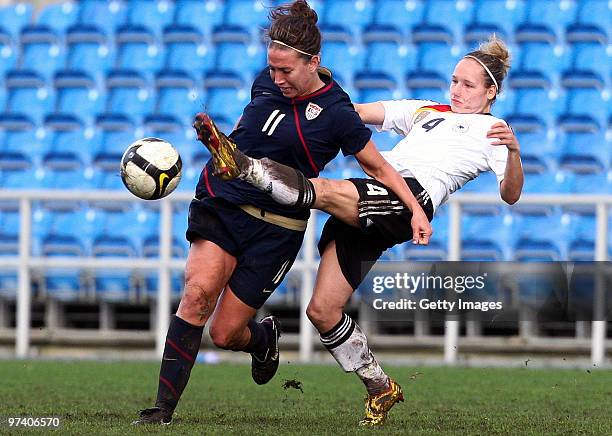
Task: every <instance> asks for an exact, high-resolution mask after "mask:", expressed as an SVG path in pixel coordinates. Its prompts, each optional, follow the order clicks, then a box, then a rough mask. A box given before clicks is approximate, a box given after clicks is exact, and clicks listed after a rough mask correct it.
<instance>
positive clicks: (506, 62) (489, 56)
mask: <svg viewBox="0 0 612 436" xmlns="http://www.w3.org/2000/svg"><path fill="white" fill-rule="evenodd" d="M465 56H466V57H474V58H476V60H477V61H479V62H480V63H481V64H482V65H483V67H484V71H483V74H484V79H485V86H486V87H487V88H488V87H490V86H496V88H497V93H498V94H499V93H500V92H501V89H502V82H503V81H504V79H505V78H506V76H507V75H508V70H509V69H510V52H509V51H508V47H506V44H505V43H504V41H502V40H501V39H500V38H498V37H497V36H496V35H495V34H493V35H491V36H490V37H489V40H488V41H486V42H483V43H482V44H480V45H479V46H478V48H477V49H476V50H474V51H471V52H469V53H468V54H466V55H465ZM489 73H490V75H492V76H493V77H490V75H489ZM493 78H494V80H493ZM493 99H494V100H495V98H493Z"/></svg>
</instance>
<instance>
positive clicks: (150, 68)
mask: <svg viewBox="0 0 612 436" xmlns="http://www.w3.org/2000/svg"><path fill="white" fill-rule="evenodd" d="M115 43H116V45H117V59H116V60H115V68H117V69H133V70H138V71H139V72H140V73H141V74H145V76H147V77H148V78H151V77H152V76H153V74H154V73H156V72H157V71H158V70H159V69H160V68H162V66H163V62H164V53H163V45H160V44H158V43H157V40H156V38H155V35H154V33H153V32H152V31H151V29H149V28H147V27H145V26H141V25H124V26H121V27H119V28H118V29H117V31H116V32H115Z"/></svg>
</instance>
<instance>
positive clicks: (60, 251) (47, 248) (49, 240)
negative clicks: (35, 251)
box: [41, 234, 86, 302]
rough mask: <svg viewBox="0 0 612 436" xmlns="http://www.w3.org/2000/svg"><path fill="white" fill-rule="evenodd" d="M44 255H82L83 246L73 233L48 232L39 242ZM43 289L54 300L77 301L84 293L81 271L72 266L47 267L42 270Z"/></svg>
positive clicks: (83, 251)
mask: <svg viewBox="0 0 612 436" xmlns="http://www.w3.org/2000/svg"><path fill="white" fill-rule="evenodd" d="M41 255H42V256H45V257H84V256H85V255H86V252H85V247H84V246H83V244H82V242H81V241H80V240H79V239H78V238H77V237H76V236H75V235H74V234H50V235H47V236H46V237H45V238H44V239H43V240H42V242H41ZM43 274H44V291H45V292H46V294H47V296H48V297H50V298H53V299H55V300H59V301H63V302H67V301H77V300H79V299H81V298H83V297H84V296H85V295H84V294H85V292H84V291H85V289H86V288H85V284H84V282H83V277H82V271H79V270H75V269H74V268H49V269H45V271H44V273H43Z"/></svg>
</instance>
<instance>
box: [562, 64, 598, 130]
mask: <svg viewBox="0 0 612 436" xmlns="http://www.w3.org/2000/svg"><path fill="white" fill-rule="evenodd" d="M561 86H563V87H564V88H565V89H566V92H567V97H566V112H567V113H568V114H573V115H588V116H589V117H594V119H595V120H596V122H597V124H598V125H599V126H605V123H606V117H607V111H608V107H609V91H608V90H606V89H605V88H606V85H605V82H604V80H603V79H602V78H601V77H600V76H599V75H598V74H597V73H594V72H592V71H584V70H570V71H566V72H564V74H563V76H562V79H561Z"/></svg>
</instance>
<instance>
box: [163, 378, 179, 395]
mask: <svg viewBox="0 0 612 436" xmlns="http://www.w3.org/2000/svg"><path fill="white" fill-rule="evenodd" d="M159 381H160V382H162V383H163V384H165V385H166V386H167V387H168V389H170V391H171V392H172V395H174V398H176V399H177V400H178V399H179V394H178V392H176V389H174V386H172V383H170V382H169V381H168V380H166V379H165V378H163V377H162V376H161V375H160V376H159Z"/></svg>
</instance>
